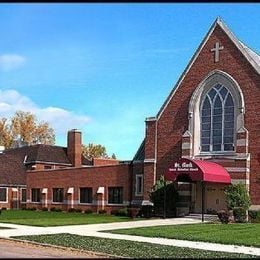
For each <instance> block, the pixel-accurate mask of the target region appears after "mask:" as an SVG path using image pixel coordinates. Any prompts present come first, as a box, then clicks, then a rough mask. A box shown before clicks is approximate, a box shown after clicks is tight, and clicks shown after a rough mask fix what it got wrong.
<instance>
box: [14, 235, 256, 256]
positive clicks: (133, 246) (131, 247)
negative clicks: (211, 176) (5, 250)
mask: <svg viewBox="0 0 260 260" xmlns="http://www.w3.org/2000/svg"><path fill="white" fill-rule="evenodd" d="M14 238H18V239H23V240H29V241H35V242H39V243H46V244H52V245H59V246H65V247H73V248H77V249H81V250H87V251H94V252H100V253H106V254H110V255H114V256H121V257H130V258H241V257H242V258H246V257H247V258H252V257H254V256H252V255H245V254H233V253H225V252H214V251H206V250H199V249H190V248H181V247H174V246H165V245H156V244H150V243H143V242H134V241H126V240H117V239H107V238H96V237H86V236H78V235H70V234H55V235H37V236H20V237H14Z"/></svg>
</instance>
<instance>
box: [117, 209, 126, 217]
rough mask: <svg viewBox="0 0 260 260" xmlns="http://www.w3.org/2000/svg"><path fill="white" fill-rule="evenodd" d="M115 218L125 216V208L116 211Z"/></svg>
mask: <svg viewBox="0 0 260 260" xmlns="http://www.w3.org/2000/svg"><path fill="white" fill-rule="evenodd" d="M115 215H116V216H123V217H124V216H127V208H122V209H119V210H117V212H116V214H115Z"/></svg>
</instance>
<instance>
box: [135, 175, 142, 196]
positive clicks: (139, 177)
mask: <svg viewBox="0 0 260 260" xmlns="http://www.w3.org/2000/svg"><path fill="white" fill-rule="evenodd" d="M143 178H144V176H143V175H142V174H137V175H136V176H135V195H136V196H142V195H143Z"/></svg>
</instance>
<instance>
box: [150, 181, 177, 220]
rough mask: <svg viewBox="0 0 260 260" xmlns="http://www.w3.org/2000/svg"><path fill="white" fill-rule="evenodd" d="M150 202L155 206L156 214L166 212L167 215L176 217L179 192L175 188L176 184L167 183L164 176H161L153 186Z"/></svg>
mask: <svg viewBox="0 0 260 260" xmlns="http://www.w3.org/2000/svg"><path fill="white" fill-rule="evenodd" d="M150 200H151V201H152V202H153V204H154V210H155V212H157V213H159V214H160V213H162V212H163V211H164V210H165V213H166V215H169V216H172V215H174V216H175V214H176V202H177V200H178V192H177V191H176V189H175V187H174V183H172V182H170V181H165V180H164V176H161V177H160V179H159V180H157V181H156V183H155V185H154V186H153V188H152V191H151V193H150ZM164 207H165V209H164Z"/></svg>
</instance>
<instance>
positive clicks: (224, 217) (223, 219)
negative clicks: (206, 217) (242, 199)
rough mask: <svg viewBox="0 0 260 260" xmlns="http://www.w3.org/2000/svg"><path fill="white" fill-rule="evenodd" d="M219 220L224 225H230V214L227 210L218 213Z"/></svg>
mask: <svg viewBox="0 0 260 260" xmlns="http://www.w3.org/2000/svg"><path fill="white" fill-rule="evenodd" d="M218 218H219V220H220V221H221V223H222V224H228V222H229V213H228V212H226V211H225V210H220V211H218Z"/></svg>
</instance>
